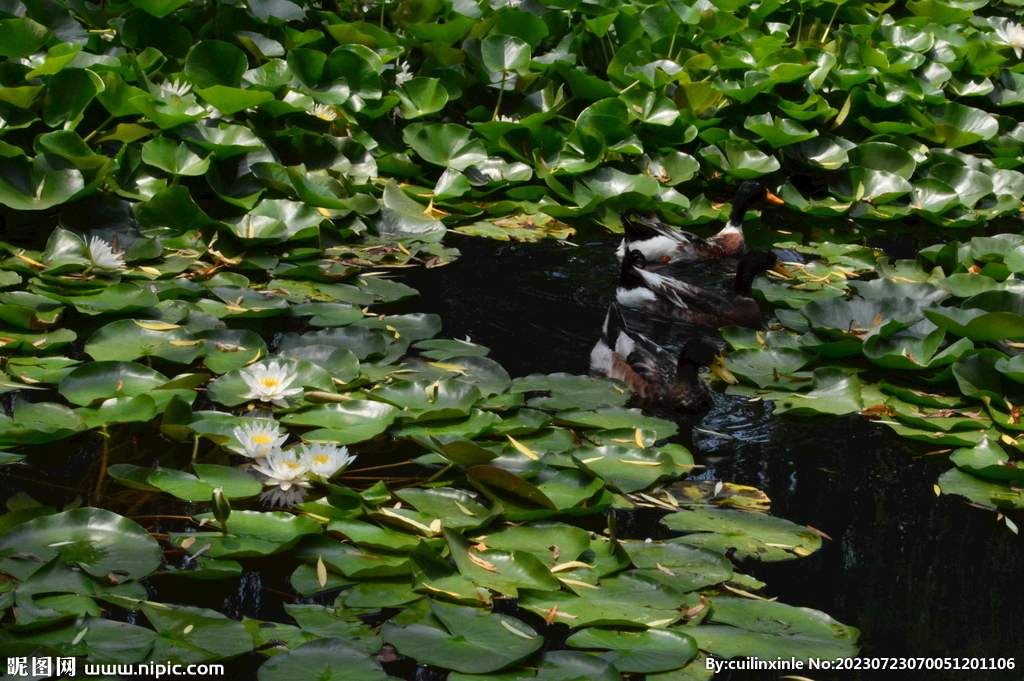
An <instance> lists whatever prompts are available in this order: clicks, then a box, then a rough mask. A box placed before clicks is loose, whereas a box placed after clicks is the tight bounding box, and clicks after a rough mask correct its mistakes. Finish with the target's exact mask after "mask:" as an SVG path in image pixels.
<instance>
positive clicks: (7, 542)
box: [0, 508, 163, 581]
mask: <svg viewBox="0 0 1024 681" xmlns="http://www.w3.org/2000/svg"><path fill="white" fill-rule="evenodd" d="M0 553H6V555H3V556H0V570H3V571H4V572H6V573H8V574H10V575H14V576H15V577H17V578H18V579H22V580H24V579H28V577H29V576H30V575H32V574H33V573H34V572H35V571H36V570H38V569H39V568H40V567H42V566H43V565H45V564H46V563H47V562H48V561H50V560H52V559H53V558H55V557H57V556H61V558H62V559H63V560H64V561H65V562H66V563H68V564H69V565H70V564H75V565H78V566H80V567H81V568H82V569H83V570H85V571H86V572H88V573H89V574H90V575H93V576H95V577H100V578H103V579H106V578H107V575H109V574H116V575H121V576H123V577H124V578H127V579H140V578H142V577H145V576H146V575H148V574H150V573H151V572H153V571H154V570H156V569H157V568H158V567H159V566H160V563H161V561H162V560H163V557H162V556H163V554H162V553H161V551H160V546H159V544H157V542H156V540H155V539H153V538H152V537H151V536H150V535H149V533H148V532H146V531H145V530H144V529H142V528H141V527H139V525H138V524H137V523H135V522H133V521H131V520H128V519H127V518H122V517H121V516H119V515H117V514H116V513H112V512H110V511H106V510H104V509H101V508H76V509H75V510H73V511H65V512H64V513H58V514H56V515H49V516H44V517H42V518H36V519H35V520H30V521H28V522H25V523H22V524H21V525H18V526H17V527H15V528H14V529H13V530H11V531H10V532H8V533H7V534H6V535H4V536H3V537H2V538H0ZM26 553H30V554H33V555H35V556H38V557H39V558H40V562H36V561H24V560H17V559H16V558H15V557H13V556H12V554H26ZM118 581H121V579H120V578H119V579H118Z"/></svg>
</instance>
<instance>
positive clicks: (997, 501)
mask: <svg viewBox="0 0 1024 681" xmlns="http://www.w3.org/2000/svg"><path fill="white" fill-rule="evenodd" d="M936 484H937V485H938V486H939V489H941V490H942V492H943V493H945V494H958V495H960V496H962V497H967V498H968V499H970V500H971V501H972V502H974V503H976V504H981V505H982V506H987V507H988V508H992V509H1000V510H1010V509H1017V508H1024V492H1022V491H1021V490H1020V489H1019V488H1018V487H1015V486H1014V485H1013V484H1011V483H1007V482H1005V481H999V482H996V481H992V480H982V479H980V478H977V477H975V476H973V475H971V474H970V473H967V472H965V471H962V470H960V469H959V468H951V469H949V470H948V471H946V472H945V473H943V474H942V475H940V476H939V480H938V482H937V483H936Z"/></svg>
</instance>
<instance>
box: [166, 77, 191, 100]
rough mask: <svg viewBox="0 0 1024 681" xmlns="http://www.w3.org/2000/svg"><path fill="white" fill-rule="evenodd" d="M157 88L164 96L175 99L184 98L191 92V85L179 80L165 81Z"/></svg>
mask: <svg viewBox="0 0 1024 681" xmlns="http://www.w3.org/2000/svg"><path fill="white" fill-rule="evenodd" d="M159 87H160V89H161V90H163V91H164V93H165V94H167V95H175V96H177V97H184V96H185V95H187V94H188V93H189V92H190V91H191V90H192V85H191V83H188V82H186V81H181V80H165V81H164V82H163V83H161V84H160V86H159Z"/></svg>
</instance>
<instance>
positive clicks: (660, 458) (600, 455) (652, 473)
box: [573, 445, 677, 494]
mask: <svg viewBox="0 0 1024 681" xmlns="http://www.w3.org/2000/svg"><path fill="white" fill-rule="evenodd" d="M573 458H574V459H575V460H576V461H577V462H578V464H579V466H580V467H581V468H583V469H584V470H586V471H589V472H591V473H593V474H594V475H596V476H598V477H600V478H601V479H602V480H604V481H605V483H606V484H607V485H608V486H609V487H611V488H613V489H615V490H617V491H619V492H621V493H623V494H628V493H630V492H636V491H637V490H641V489H646V488H647V487H650V486H651V485H653V484H654V483H655V482H659V481H661V480H667V479H669V478H671V477H675V476H676V475H677V473H676V467H675V462H674V461H673V460H672V457H670V456H669V455H668V454H666V453H664V452H660V451H658V450H656V449H633V448H628V447H622V446H618V445H616V446H611V447H581V448H580V449H577V450H576V451H575V452H573Z"/></svg>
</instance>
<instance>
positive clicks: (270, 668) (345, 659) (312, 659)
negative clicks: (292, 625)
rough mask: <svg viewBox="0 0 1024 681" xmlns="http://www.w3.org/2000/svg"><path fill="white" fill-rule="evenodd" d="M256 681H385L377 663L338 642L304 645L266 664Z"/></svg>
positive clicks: (339, 640) (319, 642) (322, 640)
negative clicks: (357, 680)
mask: <svg viewBox="0 0 1024 681" xmlns="http://www.w3.org/2000/svg"><path fill="white" fill-rule="evenodd" d="M256 678H257V679H259V681H285V680H287V681H344V680H347V679H366V681H385V680H386V679H387V678H388V677H387V674H385V673H384V670H383V669H382V668H381V666H380V662H378V661H377V660H375V659H374V658H373V656H371V655H369V654H368V653H366V652H365V651H363V650H361V649H360V648H358V647H357V646H355V645H353V644H351V643H349V642H348V641H346V640H344V639H340V638H321V639H317V640H314V641H307V642H306V643H303V644H302V645H299V646H297V647H296V648H293V649H291V650H288V651H285V652H284V653H281V654H280V655H275V656H274V657H272V658H271V659H269V660H267V662H265V663H264V664H263V665H262V666H261V667H260V670H259V672H258V674H257V676H256Z"/></svg>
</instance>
